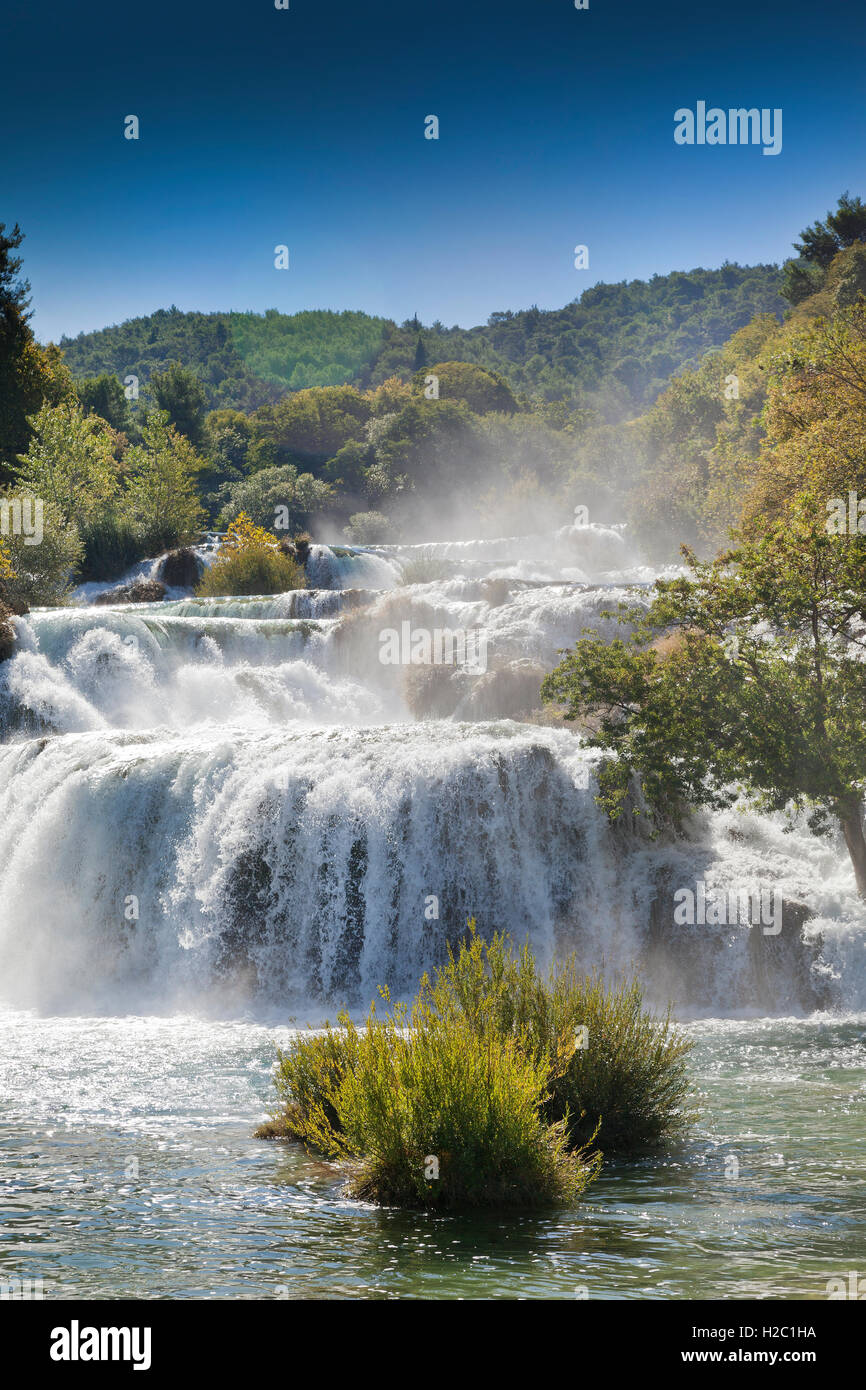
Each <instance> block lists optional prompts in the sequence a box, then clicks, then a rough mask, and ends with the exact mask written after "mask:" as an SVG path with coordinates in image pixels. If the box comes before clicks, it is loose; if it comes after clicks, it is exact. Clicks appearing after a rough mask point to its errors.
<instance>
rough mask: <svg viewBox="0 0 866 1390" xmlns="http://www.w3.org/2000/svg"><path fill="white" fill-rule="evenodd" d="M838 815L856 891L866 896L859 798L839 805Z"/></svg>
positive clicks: (865, 845)
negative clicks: (852, 870)
mask: <svg viewBox="0 0 866 1390" xmlns="http://www.w3.org/2000/svg"><path fill="white" fill-rule="evenodd" d="M838 816H839V824H840V825H841V827H842V834H843V835H844V836H845V844H846V845H847V846H848V853H849V854H850V856H851V863H852V864H853V865H854V877H855V879H856V880H857V892H858V893H859V894H860V897H861V898H866V838H864V836H863V817H862V815H861V812H860V801H859V798H858V799H857V800H856V801H853V802H849V803H847V804H846V805H845V806H840V807H839V810H838Z"/></svg>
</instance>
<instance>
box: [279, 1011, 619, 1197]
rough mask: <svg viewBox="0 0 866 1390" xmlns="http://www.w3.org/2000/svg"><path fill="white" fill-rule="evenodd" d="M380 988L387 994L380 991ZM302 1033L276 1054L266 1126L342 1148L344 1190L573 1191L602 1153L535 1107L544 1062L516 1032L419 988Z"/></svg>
mask: <svg viewBox="0 0 866 1390" xmlns="http://www.w3.org/2000/svg"><path fill="white" fill-rule="evenodd" d="M385 997H386V998H387V995H386V996H385ZM340 1022H341V1025H342V1026H341V1030H340V1031H339V1032H337V1031H334V1030H331V1029H327V1030H326V1031H325V1033H323V1034H318V1035H316V1036H314V1037H313V1038H304V1037H301V1038H299V1039H298V1040H297V1043H296V1044H295V1046H294V1047H293V1049H292V1050H291V1052H290V1053H288V1054H282V1055H281V1057H280V1069H279V1074H278V1085H279V1086H280V1087H281V1089H282V1090H283V1093H284V1094H285V1095H286V1098H287V1101H288V1104H287V1108H286V1111H285V1112H284V1114H283V1115H282V1116H281V1117H280V1120H278V1121H276V1122H275V1123H273V1124H272V1125H270V1126H264V1127H263V1128H262V1129H261V1130H260V1131H259V1134H260V1135H262V1136H263V1137H276V1136H279V1135H280V1133H282V1134H283V1135H284V1136H285V1137H296V1138H300V1139H301V1140H302V1141H303V1142H304V1143H305V1144H306V1145H307V1146H308V1147H309V1148H311V1149H314V1150H316V1151H318V1152H322V1153H325V1154H327V1155H328V1156H329V1157H331V1158H338V1159H344V1160H347V1161H348V1162H349V1164H350V1172H351V1178H350V1181H349V1186H348V1190H349V1192H350V1193H351V1194H352V1195H353V1196H355V1197H358V1198H361V1199H363V1200H367V1201H375V1202H380V1203H384V1204H387V1205H399V1206H429V1207H458V1206H512V1205H518V1206H534V1205H543V1204H547V1203H551V1202H560V1201H567V1202H573V1201H576V1200H577V1199H578V1198H579V1197H580V1195H581V1194H582V1192H583V1191H584V1190H585V1188H586V1187H587V1186H588V1184H589V1183H590V1182H592V1181H593V1179H594V1178H595V1177H596V1175H597V1173H598V1170H599V1167H600V1163H601V1155H600V1154H594V1155H592V1156H589V1157H588V1156H587V1155H586V1154H585V1152H583V1151H571V1152H570V1151H569V1148H568V1145H567V1142H566V1133H565V1130H566V1127H565V1124H564V1122H559V1123H556V1124H549V1123H547V1122H546V1121H545V1120H543V1119H542V1117H541V1115H540V1108H541V1105H542V1103H543V1101H544V1098H545V1095H546V1085H547V1074H548V1067H547V1063H546V1062H545V1061H544V1060H543V1059H541V1058H536V1057H532V1056H530V1054H529V1053H528V1051H526V1050H525V1049H524V1048H522V1047H521V1046H520V1045H519V1044H518V1043H517V1042H516V1041H515V1040H514V1039H513V1038H503V1037H501V1036H500V1035H499V1034H495V1033H494V1032H493V1031H491V1030H489V1029H488V1030H487V1031H486V1032H480V1031H479V1030H478V1029H477V1028H476V1027H475V1026H473V1025H471V1024H470V1022H469V1020H468V1019H466V1018H463V1019H456V1020H446V1019H443V1018H440V1017H438V1016H437V1015H436V1013H435V1012H434V1011H433V1010H432V1009H431V1008H430V1006H429V1004H428V1003H427V1002H425V1001H424V1000H423V999H422V998H419V999H417V1000H416V1001H415V1003H414V1004H413V1005H412V1007H411V1008H410V1009H408V1010H407V1009H406V1008H405V1007H404V1006H400V1005H397V1006H395V1007H394V1008H393V1010H392V1011H391V1012H390V1013H389V1014H388V1015H387V1016H385V1017H384V1018H380V1017H379V1016H378V1015H377V1014H376V1011H375V1008H374V1009H371V1012H370V1015H369V1017H368V1019H367V1023H366V1027H365V1028H364V1029H362V1030H359V1029H357V1028H356V1027H355V1026H354V1024H353V1023H352V1022H351V1020H350V1019H348V1018H347V1017H346V1016H345V1015H343V1016H342V1017H341V1020H340Z"/></svg>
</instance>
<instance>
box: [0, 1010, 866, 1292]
mask: <svg viewBox="0 0 866 1390" xmlns="http://www.w3.org/2000/svg"><path fill="white" fill-rule="evenodd" d="M864 1030H866V1019H864V1018H860V1019H849V1020H847V1021H845V1022H841V1021H838V1020H837V1021H833V1020H830V1019H824V1020H819V1019H810V1020H765V1021H759V1022H751V1023H743V1022H731V1021H721V1022H713V1021H703V1022H701V1023H699V1024H694V1025H691V1031H692V1032H693V1034H694V1036H695V1037H696V1039H697V1044H698V1046H697V1051H696V1055H695V1063H694V1075H695V1080H696V1082H697V1085H698V1088H699V1090H700V1092H701V1097H700V1098H701V1102H702V1104H703V1106H704V1111H705V1114H704V1119H703V1122H702V1123H701V1125H700V1126H699V1128H698V1130H697V1131H696V1133H695V1135H694V1138H693V1139H692V1141H691V1142H689V1143H688V1145H687V1146H686V1147H685V1148H684V1149H683V1150H682V1152H678V1153H675V1154H669V1155H667V1156H665V1157H663V1158H661V1159H655V1160H645V1161H643V1162H641V1163H639V1164H616V1165H614V1164H610V1165H608V1166H606V1167H605V1169H604V1171H603V1173H602V1176H601V1178H600V1180H599V1181H598V1182H597V1183H596V1184H595V1186H594V1187H592V1188H591V1189H590V1190H589V1193H588V1197H587V1200H585V1201H584V1203H583V1204H582V1205H581V1206H579V1207H577V1208H575V1209H573V1210H565V1211H554V1212H545V1213H543V1214H538V1213H534V1212H527V1213H519V1214H513V1213H507V1214H504V1213H501V1212H500V1213H494V1214H489V1215H485V1214H481V1215H479V1214H470V1215H465V1214H461V1215H450V1216H433V1215H429V1214H422V1213H407V1212H404V1211H395V1210H377V1209H375V1208H372V1207H369V1206H365V1205H363V1204H360V1203H357V1202H353V1201H349V1200H346V1199H345V1198H344V1197H343V1196H342V1195H341V1177H340V1173H339V1170H338V1169H336V1168H334V1167H332V1166H330V1165H328V1164H325V1163H320V1162H316V1161H313V1160H311V1159H310V1158H309V1157H307V1156H306V1155H305V1153H304V1152H303V1150H301V1149H299V1148H297V1147H294V1146H292V1147H288V1146H284V1145H278V1144H271V1143H266V1142H262V1141H259V1140H256V1139H254V1138H253V1137H252V1131H253V1129H254V1127H255V1125H256V1123H257V1122H258V1121H259V1120H260V1119H261V1118H262V1117H263V1115H264V1114H265V1112H266V1111H267V1109H268V1108H269V1106H270V1103H271V1080H270V1071H271V1066H272V1062H273V1057H274V1051H273V1045H274V1042H275V1041H283V1042H284V1041H285V1039H286V1037H287V1036H288V1034H287V1031H286V1030H285V1029H282V1030H281V1029H277V1028H269V1027H266V1026H262V1025H259V1024H249V1023H240V1022H238V1023H209V1022H202V1021H197V1020H195V1019H191V1018H171V1019H155V1018H115V1019H105V1018H75V1019H57V1018H52V1019H44V1018H35V1017H33V1016H29V1015H25V1014H9V1013H7V1014H5V1015H3V1016H0V1076H2V1094H3V1096H4V1101H3V1111H2V1125H3V1146H2V1154H0V1193H2V1213H3V1215H2V1243H0V1270H2V1274H0V1277H3V1278H7V1279H8V1278H9V1277H10V1276H14V1275H17V1276H19V1277H21V1278H31V1279H32V1278H38V1277H41V1278H42V1279H43V1286H44V1292H45V1297H46V1298H61V1299H62V1298H73V1297H82V1298H88V1299H95V1298H101V1299H106V1298H107V1299H115V1298H143V1299H147V1298H217V1299H218V1298H223V1299H226V1298H231V1299H236V1298H247V1299H269V1298H358V1297H364V1298H398V1297H400V1298H407V1297H408V1298H497V1297H508V1298H557V1299H559V1298H563V1299H574V1298H582V1297H589V1298H592V1299H595V1298H671V1299H672V1298H683V1297H687V1298H696V1299H702V1298H718V1297H724V1298H754V1297H759V1298H782V1297H795V1298H804V1299H809V1298H826V1296H827V1290H826V1286H827V1280H828V1279H829V1278H832V1277H838V1276H840V1275H841V1276H843V1277H845V1278H847V1275H848V1271H849V1270H851V1269H857V1268H859V1269H860V1270H861V1273H862V1272H866V1271H864V1263H866V1260H864V1256H866V1145H864V1143H863V1136H864V1122H866V1031H864ZM733 1159H736V1160H737V1161H738V1163H739V1173H738V1175H737V1176H734V1175H733V1174H734V1173H735V1168H734V1164H733V1161H732V1160H733ZM726 1174H728V1176H726Z"/></svg>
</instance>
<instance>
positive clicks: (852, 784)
mask: <svg viewBox="0 0 866 1390" xmlns="http://www.w3.org/2000/svg"><path fill="white" fill-rule="evenodd" d="M826 521H827V512H826V508H825V507H824V505H823V503H822V499H821V498H819V497H816V496H815V495H814V494H810V493H808V492H804V493H802V494H801V495H800V496H799V497H798V498H797V501H796V504H794V505H793V506H792V508H791V510H790V512H789V513H788V515H787V516H785V517H784V518H783V519H781V520H779V521H777V522H775V523H774V524H773V525H771V526H769V527H768V528H767V529H766V530H765V532H764V534H763V535H761V536H760V537H759V538H757V539H754V540H750V541H743V540H741V541H740V543H739V544H738V545H737V547H736V548H735V549H733V550H731V551H729V552H727V553H726V554H724V555H721V556H720V557H719V558H718V559H716V560H714V561H712V562H702V561H699V560H697V559H696V558H695V556H694V554H693V553H691V552H690V551H689V550H688V549H687V548H685V547H684V554H685V556H686V559H687V562H688V564H689V567H690V569H691V571H692V575H691V577H683V578H678V579H673V580H665V581H659V582H658V584H657V585H656V594H655V597H654V599H653V601H652V602H651V604H650V606H649V608H648V609H645V608H638V607H634V606H629V605H624V606H622V608H621V611H620V614H619V616H620V618H621V619H622V620H624V621H628V622H630V623H631V624H633V632H632V634H631V636H630V638H629V639H628V640H625V641H624V640H622V639H616V640H614V641H612V642H610V643H605V642H603V641H601V640H600V639H599V638H597V637H586V638H584V639H583V640H581V641H579V642H578V643H577V644H576V646H575V647H574V648H573V650H571V651H570V652H568V653H567V654H566V656H565V658H564V660H563V661H562V663H561V664H560V665H559V666H558V667H557V668H556V670H555V671H553V672H552V673H551V674H550V675H549V676H548V677H547V678H546V680H545V681H544V683H543V685H542V695H543V697H544V698H545V699H546V700H554V701H562V702H564V703H565V704H566V705H567V711H566V716H565V717H566V718H567V719H576V718H580V719H586V720H588V721H589V727H590V731H591V732H590V737H589V742H590V745H591V746H594V747H598V748H603V749H605V750H607V751H608V752H610V753H612V754H614V755H615V756H614V757H611V758H609V759H607V760H605V762H604V764H603V766H602V770H601V773H600V778H599V783H600V787H599V798H598V800H599V803H600V804H601V805H602V806H603V807H604V808H605V809H606V810H607V812H608V814H609V816H611V817H612V818H614V819H615V818H616V817H618V816H619V815H620V814H621V812H622V810H623V808H624V805H625V804H626V799H627V794H628V791H629V785H630V781H631V779H632V777H633V776H634V775H635V774H638V775H639V777H640V780H641V786H642V790H643V795H644V798H645V799H646V803H647V805H648V806H649V808H650V810H651V811H652V812H654V813H655V814H657V815H658V814H660V813H661V812H662V811H666V812H668V813H670V814H671V815H672V816H673V818H674V819H675V820H678V819H679V818H680V817H681V814H682V809H683V808H684V807H686V806H689V805H691V806H710V807H723V806H728V805H731V804H732V803H733V802H734V800H735V799H736V798H737V796H738V795H739V794H741V793H743V792H745V793H747V794H748V795H750V796H751V797H752V798H753V801H754V803H755V804H756V805H757V806H759V807H761V808H763V809H766V810H773V811H782V810H785V809H789V810H790V809H795V810H806V811H807V812H808V823H809V825H810V827H811V828H812V829H813V830H814V831H816V832H818V833H824V832H826V831H827V830H829V829H830V828H831V826H832V825H833V824H834V823H835V824H837V825H838V826H839V827H840V828H841V830H842V833H843V836H844V839H845V844H846V846H847V849H848V853H849V856H850V859H851V863H852V865H853V868H854V874H855V878H856V883H857V890H858V892H859V893H860V895H861V896H862V897H866V840H864V835H863V817H862V802H863V795H864V789H866V721H864V718H863V710H864V708H866V662H864V655H866V638H864V633H863V630H862V624H863V622H864V621H866V536H861V535H859V534H856V533H855V534H854V535H833V534H829V533H828V530H827V527H826ZM661 634H666V635H667V638H668V640H667V641H666V642H665V643H664V644H663V646H662V648H661V649H660V648H659V644H658V642H657V641H656V643H655V645H653V642H654V639H657V638H658V637H659V636H660V635H661Z"/></svg>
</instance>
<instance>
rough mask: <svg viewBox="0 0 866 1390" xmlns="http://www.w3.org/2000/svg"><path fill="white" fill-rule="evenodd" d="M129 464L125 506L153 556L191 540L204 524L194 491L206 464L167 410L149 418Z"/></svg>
mask: <svg viewBox="0 0 866 1390" xmlns="http://www.w3.org/2000/svg"><path fill="white" fill-rule="evenodd" d="M125 462H126V466H127V468H128V470H129V481H128V485H127V490H126V502H127V506H128V508H129V512H130V515H131V516H132V518H133V519H134V521H135V523H136V525H137V527H138V528H139V532H140V534H141V536H142V537H143V543H144V544H145V546H146V547H147V549H148V550H149V551H150V553H151V554H152V553H154V552H155V551H159V550H168V549H170V548H172V547H174V546H178V545H184V544H185V543H186V542H187V541H189V540H191V539H193V538H194V536H195V535H196V533H197V532H198V531H199V530H201V528H202V525H203V522H204V514H203V512H202V508H201V505H200V503H199V500H198V493H197V491H196V475H197V473H198V472H199V470H200V469H201V466H202V460H201V458H200V457H199V455H198V454H197V453H196V452H195V450H194V449H193V447H192V445H191V444H190V442H189V440H188V439H185V438H184V437H183V436H182V435H180V434H178V433H177V432H176V430H175V429H174V426H173V425H171V424H170V423H169V419H168V415H167V413H166V412H165V411H155V412H153V413H152V414H151V415H149V416H148V418H147V420H146V422H145V424H144V426H143V428H142V443H141V444H140V445H135V446H134V447H133V448H132V449H130V451H129V453H128V454H127V455H126V460H125Z"/></svg>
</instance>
